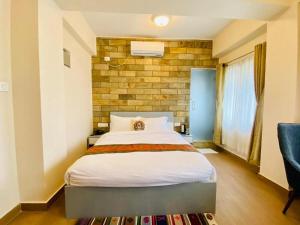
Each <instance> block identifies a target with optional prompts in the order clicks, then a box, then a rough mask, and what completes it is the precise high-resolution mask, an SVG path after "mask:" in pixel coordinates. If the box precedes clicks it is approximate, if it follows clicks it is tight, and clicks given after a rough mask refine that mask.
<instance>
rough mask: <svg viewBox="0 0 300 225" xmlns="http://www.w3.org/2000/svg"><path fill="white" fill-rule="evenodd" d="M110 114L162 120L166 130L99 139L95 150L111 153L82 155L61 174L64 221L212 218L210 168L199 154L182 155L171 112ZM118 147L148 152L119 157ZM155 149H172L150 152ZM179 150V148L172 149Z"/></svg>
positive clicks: (213, 190)
mask: <svg viewBox="0 0 300 225" xmlns="http://www.w3.org/2000/svg"><path fill="white" fill-rule="evenodd" d="M111 115H113V116H118V117H132V118H136V117H138V116H140V117H142V118H161V117H166V118H167V123H166V126H167V127H168V129H167V130H163V129H162V130H151V131H148V130H146V131H145V130H141V131H118V132H109V133H107V134H105V135H103V136H102V137H101V138H100V139H99V140H98V141H97V142H96V144H95V148H94V149H101V151H102V150H103V149H106V147H107V146H110V148H109V150H110V151H111V150H113V151H112V152H110V151H109V152H101V154H98V152H97V154H87V155H85V156H83V157H81V158H80V159H78V160H77V161H76V162H75V163H74V164H73V165H72V166H71V167H70V168H69V169H68V170H67V172H66V175H65V180H66V183H67V185H66V187H65V203H66V217H67V218H86V217H99V216H132V215H162V214H177V213H197V212H210V213H215V204H216V173H215V169H214V167H213V166H212V165H211V164H210V163H209V161H208V160H207V159H206V158H205V156H204V155H202V154H201V153H199V152H195V151H189V150H187V151H185V149H184V148H183V147H188V145H190V144H189V143H188V142H186V141H185V140H184V139H183V138H182V137H181V136H180V135H179V134H178V133H176V132H174V131H172V130H173V127H174V125H173V113H171V112H111ZM141 144H143V145H141ZM117 146H130V147H131V148H132V146H134V148H135V149H134V150H137V149H138V147H141V146H142V147H143V148H145V147H149V146H150V148H153V149H151V151H143V150H142V151H132V150H130V151H128V152H123V151H124V148H122V151H121V152H120V151H118V148H117ZM154 146H155V147H157V146H159V148H160V149H161V148H162V147H164V146H168V148H169V147H170V146H171V148H172V149H165V150H163V151H161V150H159V151H155V148H154ZM174 146H175V147H176V149H173V148H174ZM178 146H182V148H183V149H182V150H181V148H180V150H177V148H178V149H179V147H178ZM111 148H112V149H111ZM94 149H93V150H94ZM93 150H91V151H93Z"/></svg>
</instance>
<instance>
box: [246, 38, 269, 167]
mask: <svg viewBox="0 0 300 225" xmlns="http://www.w3.org/2000/svg"><path fill="white" fill-rule="evenodd" d="M266 49H267V44H266V42H265V43H262V44H259V45H257V46H255V50H254V88H255V97H256V101H257V109H256V114H255V122H254V127H253V133H252V140H251V149H250V154H249V157H248V162H249V163H250V164H253V165H256V166H259V164H260V153H261V137H262V117H263V105H264V101H263V100H264V88H265V73H266Z"/></svg>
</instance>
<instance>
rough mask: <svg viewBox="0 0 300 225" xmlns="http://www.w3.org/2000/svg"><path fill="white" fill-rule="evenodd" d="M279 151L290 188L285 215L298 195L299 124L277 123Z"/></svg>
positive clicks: (299, 176) (299, 175) (299, 160)
mask: <svg viewBox="0 0 300 225" xmlns="http://www.w3.org/2000/svg"><path fill="white" fill-rule="evenodd" d="M277 131H278V140H279V146H280V151H281V154H282V157H283V161H284V166H285V172H286V177H287V180H288V183H289V186H290V191H289V199H288V202H287V203H286V205H285V207H284V209H283V213H284V214H285V213H286V211H287V210H288V208H289V207H290V205H291V204H292V202H293V200H294V199H295V197H296V196H298V195H299V194H300V124H291V123H279V124H278V127H277Z"/></svg>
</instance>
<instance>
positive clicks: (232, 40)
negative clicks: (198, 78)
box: [213, 20, 266, 57]
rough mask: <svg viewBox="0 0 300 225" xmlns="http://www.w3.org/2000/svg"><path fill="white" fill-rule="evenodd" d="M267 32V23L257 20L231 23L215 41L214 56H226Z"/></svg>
mask: <svg viewBox="0 0 300 225" xmlns="http://www.w3.org/2000/svg"><path fill="white" fill-rule="evenodd" d="M265 32H266V22H265V21H257V20H236V21H234V22H232V23H230V24H229V25H228V26H227V27H225V29H224V30H222V31H221V32H220V33H219V34H218V35H217V36H216V37H215V38H214V40H213V56H214V57H222V56H224V55H225V54H228V53H229V52H231V51H233V50H235V49H236V48H239V47H240V46H242V45H244V44H246V43H248V42H249V41H252V40H253V39H255V38H256V37H258V36H260V35H263V34H264V33H265Z"/></svg>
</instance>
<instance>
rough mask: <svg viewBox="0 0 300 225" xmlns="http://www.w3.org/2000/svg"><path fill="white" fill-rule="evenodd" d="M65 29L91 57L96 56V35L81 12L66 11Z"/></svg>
mask: <svg viewBox="0 0 300 225" xmlns="http://www.w3.org/2000/svg"><path fill="white" fill-rule="evenodd" d="M63 17H64V25H65V28H66V29H67V30H68V31H69V32H70V34H72V36H73V37H74V38H75V39H76V41H77V42H78V43H80V44H81V46H82V47H83V48H84V49H85V50H86V51H87V52H89V53H90V54H91V55H96V53H97V52H96V51H97V47H96V45H95V40H96V35H95V33H94V32H93V31H92V29H91V28H90V26H89V25H88V23H87V21H86V19H85V18H84V17H83V15H82V14H81V12H79V11H64V16H63Z"/></svg>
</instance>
